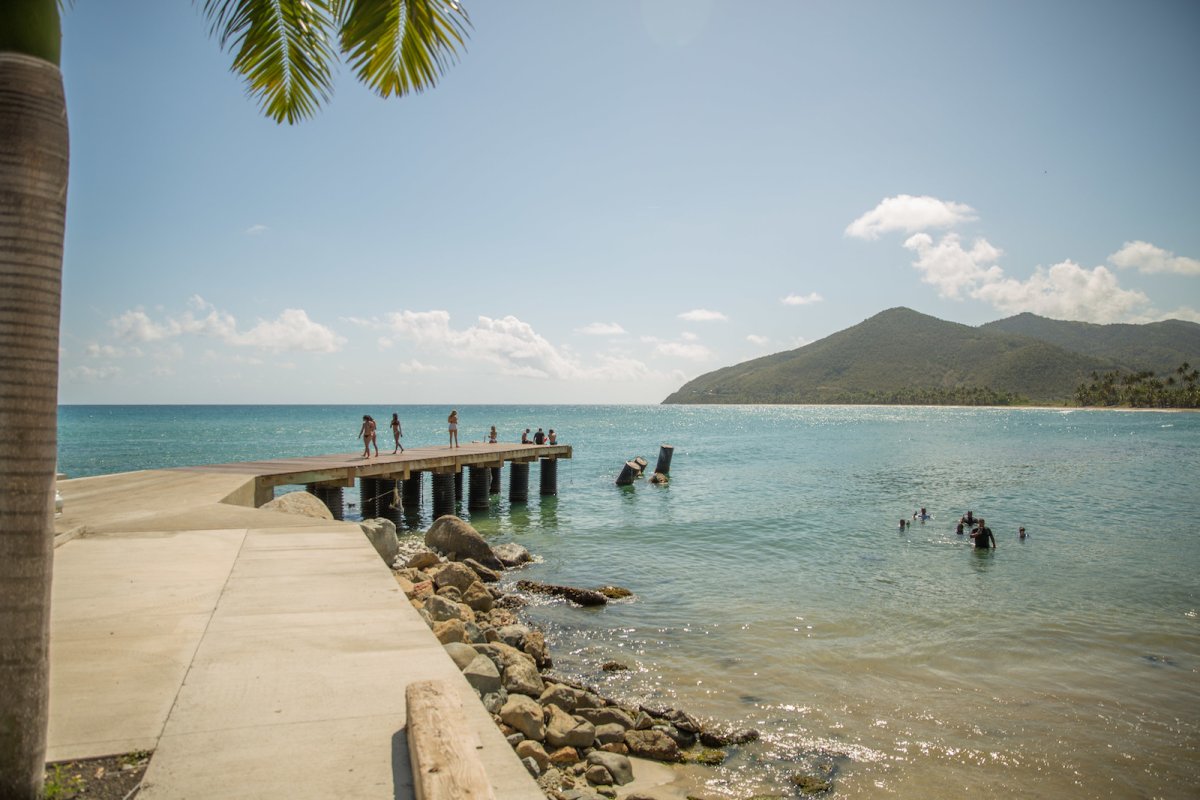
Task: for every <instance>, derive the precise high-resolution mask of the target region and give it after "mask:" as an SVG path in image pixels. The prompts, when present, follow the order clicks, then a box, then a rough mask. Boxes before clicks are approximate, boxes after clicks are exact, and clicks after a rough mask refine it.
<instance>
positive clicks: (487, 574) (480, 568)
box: [462, 558, 500, 583]
mask: <svg viewBox="0 0 1200 800" xmlns="http://www.w3.org/2000/svg"><path fill="white" fill-rule="evenodd" d="M462 563H463V564H465V565H466V566H468V567H470V568H471V569H472V570H473V571H474V573H475V574H476V575H477V576H478V577H479V580H481V581H484V582H485V583H496V582H497V581H499V580H500V573H499V572H497V571H496V570H494V569H488V568H487V567H485V566H484V565H483V564H480V563H479V562H478V561H476V560H475V559H473V558H464V559H463V561H462Z"/></svg>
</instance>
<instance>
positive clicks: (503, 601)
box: [496, 594, 527, 608]
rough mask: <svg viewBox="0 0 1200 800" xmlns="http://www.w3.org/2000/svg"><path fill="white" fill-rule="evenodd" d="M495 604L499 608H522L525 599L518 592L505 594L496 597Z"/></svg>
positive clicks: (525, 603)
mask: <svg viewBox="0 0 1200 800" xmlns="http://www.w3.org/2000/svg"><path fill="white" fill-rule="evenodd" d="M496 605H497V606H499V607H500V608H523V607H524V606H525V605H527V601H526V600H525V598H524V597H521V595H519V594H506V595H504V596H503V597H500V598H497V599H496Z"/></svg>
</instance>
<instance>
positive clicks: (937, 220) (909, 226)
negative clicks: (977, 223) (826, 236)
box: [845, 194, 976, 239]
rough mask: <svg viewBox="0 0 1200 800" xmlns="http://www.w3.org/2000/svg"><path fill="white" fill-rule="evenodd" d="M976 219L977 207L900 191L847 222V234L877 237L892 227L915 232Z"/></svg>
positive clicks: (895, 229)
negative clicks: (900, 192)
mask: <svg viewBox="0 0 1200 800" xmlns="http://www.w3.org/2000/svg"><path fill="white" fill-rule="evenodd" d="M974 219H976V216H975V209H973V208H971V207H970V206H968V205H964V204H962V203H955V202H951V201H946V200H938V199H937V198H936V197H929V196H928V195H922V196H921V197H913V196H912V195H910V194H900V195H896V196H895V197H888V198H885V199H884V200H882V201H880V203H879V205H877V206H875V208H873V209H871V210H870V211H868V212H867V213H865V214H863V215H862V216H861V217H859V218H858V219H856V220H854V221H853V222H851V223H850V224H849V225H847V226H846V231H845V235H846V236H853V237H855V238H858V239H878V238H879V236H880V234H883V233H887V232H889V231H904V232H906V233H915V232H917V231H923V230H928V229H929V228H952V227H954V226H955V225H957V224H959V223H960V222H969V221H971V220H974Z"/></svg>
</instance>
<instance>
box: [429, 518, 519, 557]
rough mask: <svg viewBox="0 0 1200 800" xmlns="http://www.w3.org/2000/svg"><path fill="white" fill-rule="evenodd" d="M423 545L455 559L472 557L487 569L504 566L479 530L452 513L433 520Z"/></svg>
mask: <svg viewBox="0 0 1200 800" xmlns="http://www.w3.org/2000/svg"><path fill="white" fill-rule="evenodd" d="M425 546H426V547H429V548H431V549H433V550H436V551H438V552H439V553H443V554H445V555H446V556H448V557H450V558H452V559H454V560H455V561H461V560H463V559H467V558H473V559H475V560H476V561H478V562H479V563H480V564H483V565H484V566H485V567H488V568H489V569H503V568H504V565H503V564H501V563H500V559H498V558H496V554H495V553H493V552H492V548H490V547H488V543H487V542H485V541H484V540H483V537H482V536H480V535H479V531H477V530H475V529H474V528H472V527H471V526H470V524H468V523H466V522H463V521H462V520H461V519H459V518H458V517H455V516H453V515H446V516H444V517H438V518H437V519H436V520H434V523H433V524H432V525H430V526H429V530H428V531H427V532H426V533H425Z"/></svg>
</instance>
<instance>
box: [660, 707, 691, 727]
mask: <svg viewBox="0 0 1200 800" xmlns="http://www.w3.org/2000/svg"><path fill="white" fill-rule="evenodd" d="M662 719H665V720H666V721H667V722H669V723H671V724H672V725H674V726H675V727H676V728H678V729H679V730H681V731H683V732H684V733H699V732H700V728H701V725H700V721H699V720H698V719H696V718H695V717H693V716H692V715H691V714H688V713H686V712H684V711H680V710H679V709H677V708H670V709H667V713H665V714H663V715H662Z"/></svg>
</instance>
